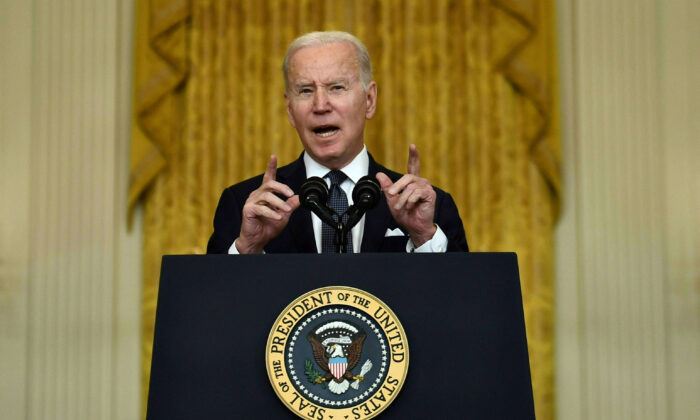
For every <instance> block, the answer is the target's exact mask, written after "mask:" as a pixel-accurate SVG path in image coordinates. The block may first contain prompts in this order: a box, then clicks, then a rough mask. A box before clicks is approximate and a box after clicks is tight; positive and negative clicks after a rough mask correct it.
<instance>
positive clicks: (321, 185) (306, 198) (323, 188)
mask: <svg viewBox="0 0 700 420" xmlns="http://www.w3.org/2000/svg"><path fill="white" fill-rule="evenodd" d="M299 201H300V202H301V205H302V206H304V207H305V208H307V209H309V210H311V211H312V212H314V214H315V215H316V216H318V217H319V219H321V220H322V221H323V222H324V223H325V224H327V225H329V226H333V228H335V229H337V226H338V222H336V221H335V220H333V214H335V212H334V211H333V210H332V209H331V208H329V207H328V205H327V204H326V202H327V201H328V185H326V181H324V180H323V179H321V178H319V177H317V176H312V177H311V178H309V179H307V180H306V181H305V182H304V183H303V184H301V188H300V189H299Z"/></svg>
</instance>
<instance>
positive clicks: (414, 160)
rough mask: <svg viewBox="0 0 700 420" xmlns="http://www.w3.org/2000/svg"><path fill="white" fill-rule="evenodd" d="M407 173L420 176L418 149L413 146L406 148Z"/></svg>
mask: <svg viewBox="0 0 700 420" xmlns="http://www.w3.org/2000/svg"><path fill="white" fill-rule="evenodd" d="M408 173H409V174H411V175H416V176H420V160H419V159H418V149H417V148H416V145H415V144H412V145H410V146H409V147H408Z"/></svg>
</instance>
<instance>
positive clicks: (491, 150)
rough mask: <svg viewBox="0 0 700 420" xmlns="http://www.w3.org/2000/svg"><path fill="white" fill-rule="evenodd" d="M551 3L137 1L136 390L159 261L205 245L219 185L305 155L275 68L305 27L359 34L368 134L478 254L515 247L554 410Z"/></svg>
mask: <svg viewBox="0 0 700 420" xmlns="http://www.w3.org/2000/svg"><path fill="white" fill-rule="evenodd" d="M553 3H554V1H553V0H541V1H535V0H464V1H448V0H414V1H398V0H393V1H392V0H386V1H379V0H374V1H363V0H354V1H353V0H335V1H332V0H325V1H320V0H319V1H311V0H301V1H299V0H297V1H289V0H264V1H262V0H240V1H233V0H190V1H188V0H151V1H150V2H139V4H138V8H137V9H138V18H137V29H136V32H137V33H136V37H135V39H136V45H135V58H136V60H135V88H134V89H135V91H134V110H135V116H134V126H133V137H132V142H133V144H132V162H131V163H132V166H131V171H132V172H131V191H130V203H131V204H133V203H134V202H135V201H136V200H138V199H142V200H143V204H144V271H143V275H144V286H143V342H144V344H143V384H144V400H143V401H144V402H145V401H146V400H145V396H146V393H147V387H148V375H149V370H150V360H151V345H152V338H153V323H154V316H155V306H156V296H157V287H158V275H159V269H160V260H161V256H162V255H163V254H182V253H204V252H205V248H206V241H207V238H208V236H209V234H210V233H211V230H212V227H211V222H212V217H213V214H214V209H215V206H216V203H217V200H218V198H219V194H220V193H221V191H222V190H223V188H225V187H226V186H228V185H230V184H233V183H235V182H237V181H240V180H242V179H244V178H247V177H250V176H253V175H256V174H259V173H261V172H262V171H263V170H264V169H265V164H266V162H267V159H268V157H269V155H270V154H271V153H275V154H277V155H278V157H279V161H280V164H286V163H288V162H290V161H292V160H293V159H295V158H296V157H297V156H298V154H299V153H300V151H301V145H300V142H299V141H298V139H297V136H296V133H295V131H294V130H293V129H292V128H291V127H290V125H289V123H288V122H287V119H286V114H285V109H284V100H283V90H284V83H283V79H282V74H281V70H280V67H281V62H282V58H283V56H284V53H285V49H286V47H287V45H288V44H289V42H290V41H291V40H292V39H294V38H295V37H296V36H298V35H300V34H303V33H305V32H309V31H313V30H345V31H349V32H351V33H354V34H355V35H357V36H358V37H359V38H360V39H362V40H363V41H364V42H365V43H366V45H367V47H368V49H369V51H370V54H371V56H372V60H373V67H374V77H375V80H376V81H377V83H378V86H379V96H378V111H377V115H376V116H375V118H374V119H373V120H372V121H370V122H369V123H368V127H367V131H366V135H365V138H366V143H367V146H368V149H369V150H370V151H371V152H372V154H373V155H374V157H375V158H376V159H377V160H378V161H379V162H382V163H384V164H385V165H387V166H389V167H391V168H394V169H397V170H400V171H405V166H406V159H407V154H408V145H409V144H411V143H415V144H416V145H417V146H418V150H419V151H420V152H421V169H422V174H424V176H426V177H428V178H429V179H430V180H431V181H432V182H433V183H434V184H436V185H438V186H440V187H442V188H444V189H446V190H447V191H449V192H451V193H452V195H453V196H454V198H455V200H456V202H457V204H458V206H459V209H460V213H461V215H462V218H463V220H464V223H465V228H466V231H467V238H468V240H469V244H470V248H471V249H472V250H473V251H516V252H517V253H518V260H519V264H520V275H521V282H522V287H523V301H524V306H525V318H526V325H527V333H528V340H529V351H530V365H531V369H532V378H533V388H534V395H535V406H536V413H537V418H539V419H545V420H546V419H551V418H553V416H554V406H553V403H554V388H553V340H552V339H553V337H552V332H553V327H552V322H553V310H552V305H553V291H552V263H553V261H552V259H553V255H552V253H553V227H554V224H555V221H556V217H557V212H558V205H559V161H560V157H559V156H560V151H559V140H558V133H557V131H558V130H557V127H556V121H557V115H556V112H557V104H556V94H557V92H556V78H555V74H556V68H555V63H556V59H555V45H554V21H553V14H554V6H553Z"/></svg>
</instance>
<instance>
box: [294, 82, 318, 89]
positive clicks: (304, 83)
mask: <svg viewBox="0 0 700 420" xmlns="http://www.w3.org/2000/svg"><path fill="white" fill-rule="evenodd" d="M313 85H314V84H313V83H311V82H299V83H295V84H294V88H295V89H297V90H298V89H301V88H305V87H309V86H313Z"/></svg>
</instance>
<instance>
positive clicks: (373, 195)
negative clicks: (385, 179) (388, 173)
mask: <svg viewBox="0 0 700 420" xmlns="http://www.w3.org/2000/svg"><path fill="white" fill-rule="evenodd" d="M381 192H382V189H381V186H380V185H379V182H378V181H377V180H376V179H374V178H372V177H371V176H369V175H365V176H363V177H362V178H360V179H359V180H358V181H357V184H355V188H354V189H353V190H352V201H353V205H352V206H350V207H349V208H348V210H347V211H346V214H347V215H348V219H347V222H346V223H345V229H346V230H349V229H352V227H353V226H355V225H356V224H357V222H359V221H360V219H362V216H363V215H364V214H365V213H366V212H367V210H369V209H372V208H374V207H375V206H376V205H377V204H379V197H380V196H381Z"/></svg>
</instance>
